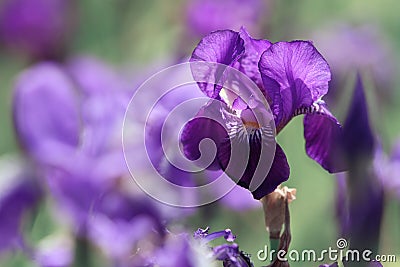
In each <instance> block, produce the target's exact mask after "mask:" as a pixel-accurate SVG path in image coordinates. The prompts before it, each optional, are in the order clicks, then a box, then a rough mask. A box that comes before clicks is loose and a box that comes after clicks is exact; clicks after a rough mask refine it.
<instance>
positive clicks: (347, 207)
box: [337, 75, 384, 253]
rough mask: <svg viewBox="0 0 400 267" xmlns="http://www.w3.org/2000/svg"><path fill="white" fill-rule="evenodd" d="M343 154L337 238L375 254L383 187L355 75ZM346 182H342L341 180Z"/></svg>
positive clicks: (363, 99) (374, 142)
mask: <svg viewBox="0 0 400 267" xmlns="http://www.w3.org/2000/svg"><path fill="white" fill-rule="evenodd" d="M343 132H344V133H343V136H344V140H343V151H344V156H345V157H346V160H347V162H348V165H349V171H348V173H347V174H346V176H345V177H342V178H340V180H339V181H340V183H339V188H338V190H340V191H344V192H343V193H342V194H338V197H341V199H338V200H337V201H338V202H337V203H338V205H339V207H338V211H339V215H340V216H339V219H340V223H341V234H342V236H345V237H347V238H349V239H350V245H351V247H352V248H356V249H359V250H362V249H369V250H371V251H373V252H375V253H376V252H377V248H378V243H379V234H380V226H381V220H382V214H383V205H384V193H383V186H382V183H381V181H380V180H379V179H377V173H376V171H375V169H373V168H372V166H373V164H372V160H373V157H374V153H375V146H376V141H375V137H374V133H373V132H372V130H371V127H370V123H369V117H368V106H367V101H366V97H365V94H364V87H363V84H362V80H361V76H360V75H358V76H357V79H356V84H355V88H354V93H353V98H352V101H351V103H350V108H349V111H348V115H347V118H346V121H345V123H344V127H343ZM344 179H346V180H344Z"/></svg>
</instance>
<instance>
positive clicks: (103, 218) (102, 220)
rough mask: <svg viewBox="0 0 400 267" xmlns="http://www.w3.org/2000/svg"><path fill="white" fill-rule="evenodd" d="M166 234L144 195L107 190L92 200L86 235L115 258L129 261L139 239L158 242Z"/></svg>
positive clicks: (160, 219) (156, 213) (115, 259)
mask: <svg viewBox="0 0 400 267" xmlns="http://www.w3.org/2000/svg"><path fill="white" fill-rule="evenodd" d="M165 234H166V233H165V226H164V224H163V220H162V218H161V215H160V213H159V211H158V209H157V207H156V206H154V205H153V203H152V202H151V201H150V199H148V198H145V197H143V196H142V197H132V196H129V195H126V194H125V195H124V194H121V193H120V192H116V191H114V192H109V193H106V194H104V195H103V196H102V197H101V199H99V200H98V201H96V203H94V205H93V209H92V211H91V214H90V218H89V227H88V235H89V238H90V239H91V240H92V241H93V242H94V243H95V244H98V246H99V247H100V248H101V249H102V251H103V252H104V254H105V255H107V256H108V257H109V258H111V259H113V260H114V261H129V258H130V256H131V255H132V254H133V252H134V249H135V246H137V245H138V242H139V241H140V240H152V242H153V243H154V244H160V243H161V242H162V241H163V239H164V238H165Z"/></svg>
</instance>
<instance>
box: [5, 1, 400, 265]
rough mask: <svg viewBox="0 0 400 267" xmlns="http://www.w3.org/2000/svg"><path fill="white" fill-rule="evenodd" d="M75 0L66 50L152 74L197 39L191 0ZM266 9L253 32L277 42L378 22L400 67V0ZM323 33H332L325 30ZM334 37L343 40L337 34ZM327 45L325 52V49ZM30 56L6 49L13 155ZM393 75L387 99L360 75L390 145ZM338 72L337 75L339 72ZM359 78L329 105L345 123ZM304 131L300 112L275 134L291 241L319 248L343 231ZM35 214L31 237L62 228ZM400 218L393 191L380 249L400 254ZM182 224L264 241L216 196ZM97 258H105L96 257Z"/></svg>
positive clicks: (249, 246) (250, 245) (255, 223)
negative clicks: (292, 196)
mask: <svg viewBox="0 0 400 267" xmlns="http://www.w3.org/2000/svg"><path fill="white" fill-rule="evenodd" d="M74 5H75V7H74V8H75V10H76V11H75V14H74V23H75V24H76V25H75V26H76V27H75V30H74V32H73V33H72V34H71V39H70V40H69V41H70V42H71V44H70V46H69V48H68V49H69V51H70V52H69V53H70V54H89V55H94V56H96V57H99V58H101V59H103V60H105V61H106V62H110V63H112V64H115V65H116V66H118V67H119V68H121V69H122V68H128V67H129V68H134V69H136V70H138V71H139V72H140V71H143V73H149V71H148V70H149V68H150V67H151V66H153V65H156V64H158V66H159V65H161V66H163V64H167V63H162V62H171V59H172V60H173V58H175V57H176V55H177V54H180V55H182V56H183V57H188V56H189V55H190V52H191V50H192V49H193V48H194V46H195V45H196V43H197V42H198V41H199V40H200V38H201V36H198V38H197V39H196V38H192V39H190V40H186V41H187V43H186V44H185V46H184V47H182V42H183V41H184V40H182V38H183V36H185V31H186V30H187V29H186V20H187V17H186V11H185V8H186V5H187V2H186V1H184V0H175V1H163V0H103V1H98V0H79V1H74ZM267 9H268V10H265V14H266V15H265V16H261V18H262V21H261V23H262V27H261V29H262V30H261V32H259V33H257V34H254V35H255V37H258V38H266V39H269V40H271V41H279V40H293V39H312V38H313V36H314V34H315V33H316V32H321V31H323V32H325V31H326V29H334V28H335V26H333V27H331V25H336V24H338V23H339V24H340V23H345V24H349V25H353V26H360V25H369V26H372V27H374V28H376V29H378V31H379V34H380V36H382V41H383V42H385V44H386V45H387V46H388V47H390V49H391V50H390V51H391V54H390V59H391V60H392V61H393V62H394V64H395V67H399V66H398V65H399V64H398V62H399V59H400V20H399V15H398V10H399V9H400V3H399V2H398V1H396V0H381V1H373V0H353V1H347V0H336V1H316V0H303V1H296V0H279V1H269V2H268V7H267ZM329 27H331V28H329ZM325 33H326V34H329V31H328V32H325ZM335 42H337V43H340V42H341V40H340V39H337V40H335ZM314 44H315V46H316V47H317V48H319V43H318V42H317V41H315V40H314ZM332 45H335V44H332ZM338 47H340V46H338ZM321 53H322V54H323V55H324V53H323V51H321ZM338 53H340V51H338ZM371 53H372V54H373V53H374V51H371ZM366 56H367V55H366ZM160 62H161V63H160ZM328 63H329V62H328ZM29 64H30V62H29V60H28V59H27V58H25V57H24V56H20V55H18V54H15V53H10V52H9V51H7V50H5V49H2V50H1V51H0V81H1V88H0V125H1V137H0V154H8V153H14V152H16V151H18V149H19V148H18V144H17V141H16V138H15V134H14V130H13V126H12V108H11V100H12V93H13V91H12V88H13V82H14V79H15V77H16V75H17V74H18V73H19V72H20V71H21V70H23V69H24V68H25V67H27V66H28V65H29ZM388 64H389V63H388ZM384 67H385V66H382V68H384ZM150 73H151V72H150ZM394 73H395V75H394V82H393V88H390V90H392V92H393V94H392V96H391V97H390V98H388V99H386V100H385V101H379V100H378V99H377V97H376V93H374V92H376V90H377V91H378V92H379V90H380V85H379V84H374V83H373V82H372V81H371V77H370V76H369V75H364V76H363V78H364V82H365V85H366V90H367V96H368V104H369V108H370V111H371V123H372V125H373V128H374V131H375V132H376V133H377V134H378V135H379V138H380V139H381V142H382V144H383V147H384V149H385V150H386V151H389V149H390V147H391V146H392V145H393V144H394V142H395V141H396V138H398V137H399V136H400V123H399V117H398V115H399V114H400V105H399V103H398V102H397V101H399V100H400V75H399V70H398V69H397V70H395V72H394ZM140 78H141V79H145V78H146V77H140ZM332 80H335V76H333V78H332ZM354 80H355V71H354V72H351V73H349V75H348V76H347V79H346V83H345V84H344V85H343V86H344V87H345V88H347V89H345V88H343V92H344V93H343V94H340V101H337V102H336V104H335V105H334V106H333V113H334V114H336V115H337V116H338V118H339V120H340V121H343V119H344V116H345V114H346V111H347V105H348V103H349V98H350V95H351V90H352V88H353V85H354ZM132 86H134V85H133V84H132ZM378 95H379V93H378ZM302 131H303V126H302V119H301V118H295V119H294V120H293V121H292V122H291V123H290V124H289V125H288V127H286V128H285V130H284V131H283V132H282V133H281V134H280V135H279V136H278V140H279V143H280V144H281V146H282V147H283V148H284V150H285V151H286V154H287V158H288V160H289V165H290V166H291V178H290V180H289V181H288V182H287V183H286V184H287V185H288V186H290V187H295V188H297V189H298V194H297V199H296V201H294V202H293V204H291V207H290V209H291V218H292V234H293V239H292V240H293V241H292V244H291V248H292V249H303V248H307V249H316V250H321V249H324V248H328V247H330V246H333V247H334V246H335V242H336V239H337V236H336V235H337V234H336V233H337V230H336V229H337V227H336V222H335V217H334V215H335V212H334V196H335V190H336V183H335V180H334V177H333V176H332V175H330V174H328V173H326V172H325V171H324V170H323V169H322V168H321V167H320V166H319V165H318V164H316V163H315V162H314V161H313V160H311V159H310V158H308V157H307V156H306V154H305V151H304V149H303V147H304V140H303V136H302ZM213 209H216V210H217V212H216V211H214V212H210V211H211V210H213ZM39 214H40V215H39V217H38V218H37V219H36V221H35V222H34V223H33V225H30V226H29V228H30V229H31V231H30V233H29V236H30V238H31V239H32V240H39V239H41V238H43V237H44V236H46V235H47V234H49V233H51V232H52V230H53V229H55V228H56V226H55V225H54V222H53V221H52V219H51V218H50V216H49V215H48V214H46V209H45V208H43V207H42V208H41V212H40V213H39ZM399 218H400V204H399V202H398V200H395V198H394V197H392V196H391V195H387V196H386V210H385V215H384V222H383V226H382V231H383V234H382V242H381V243H382V247H381V250H382V253H386V254H393V253H396V254H397V255H398V258H400V227H399V225H400V220H399ZM179 223H183V224H184V225H185V226H186V227H187V228H188V229H191V230H195V229H197V228H198V227H206V226H210V227H211V229H215V230H218V229H225V228H227V227H228V228H231V229H232V231H233V232H234V233H235V234H236V235H237V236H238V239H237V243H238V244H239V245H240V247H241V249H243V250H244V251H246V252H248V253H250V254H252V255H256V253H257V251H258V250H259V249H262V248H263V247H264V245H265V244H268V235H267V233H266V232H265V231H264V227H265V226H264V222H263V214H262V211H261V209H255V210H252V211H247V212H234V211H231V210H227V209H225V208H224V207H221V206H219V205H218V203H215V204H211V205H209V206H207V207H201V208H198V210H197V212H196V214H194V215H193V216H191V217H190V218H188V219H187V220H186V221H185V222H179ZM366 234H368V233H366ZM0 238H1V237H0ZM252 259H253V260H254V263H255V266H260V265H261V264H262V263H260V262H259V261H258V260H257V259H256V257H253V258H252ZM92 260H93V262H101V260H99V259H92ZM397 264H398V263H397ZM0 266H35V265H34V264H33V263H31V262H29V261H28V260H27V259H26V258H25V256H23V255H22V254H20V253H17V254H13V255H9V254H6V255H4V256H2V258H0ZM95 266H101V264H100V265H95ZM292 266H303V263H293V265H292ZM307 266H308V265H307ZM384 266H397V265H396V264H392V265H389V264H384Z"/></svg>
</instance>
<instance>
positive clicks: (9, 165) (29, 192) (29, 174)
mask: <svg viewBox="0 0 400 267" xmlns="http://www.w3.org/2000/svg"><path fill="white" fill-rule="evenodd" d="M0 172H1V173H0V177H1V179H0V218H1V220H0V236H1V238H0V254H1V253H3V252H4V251H6V250H7V249H15V248H17V247H19V246H22V248H24V244H23V243H24V240H23V236H22V227H23V219H24V218H26V216H27V215H28V213H29V212H30V211H32V210H33V209H34V208H35V206H36V205H37V204H38V202H39V200H40V199H41V196H42V191H41V189H40V188H39V186H38V184H37V181H36V177H35V174H34V171H33V169H32V168H31V166H30V165H29V164H28V163H26V162H24V160H22V159H20V158H17V157H7V156H2V157H1V158H0Z"/></svg>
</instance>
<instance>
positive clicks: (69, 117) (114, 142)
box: [14, 59, 134, 234]
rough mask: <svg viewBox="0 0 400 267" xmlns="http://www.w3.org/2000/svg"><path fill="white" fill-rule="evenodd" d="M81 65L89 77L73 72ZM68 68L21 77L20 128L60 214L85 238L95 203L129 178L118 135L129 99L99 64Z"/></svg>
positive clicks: (47, 67) (46, 68) (39, 68)
mask: <svg viewBox="0 0 400 267" xmlns="http://www.w3.org/2000/svg"><path fill="white" fill-rule="evenodd" d="M82 65H84V66H86V67H87V68H86V71H84V70H83V69H81V70H79V71H76V72H74V71H72V70H73V69H74V68H78V69H79V67H80V66H82ZM68 68H69V69H68ZM68 68H65V67H63V66H61V65H57V64H54V63H41V64H38V65H35V66H33V67H31V68H30V69H28V70H27V71H25V72H24V73H23V74H22V75H21V76H20V77H19V79H18V81H17V85H16V90H15V97H14V123H15V128H16V130H17V134H18V137H19V141H20V142H21V145H22V146H23V148H24V149H25V150H26V151H27V152H28V154H29V155H30V156H31V157H32V158H33V159H34V161H35V162H36V163H37V164H38V166H39V167H40V169H41V172H42V173H43V176H44V177H45V180H44V182H46V183H47V186H48V188H49V189H50V193H51V195H52V196H53V197H54V199H55V200H56V202H57V204H58V205H59V208H58V209H57V213H58V215H59V216H60V217H62V218H63V221H64V223H65V222H67V223H71V224H72V226H73V228H74V230H75V231H78V232H79V233H82V234H86V233H87V226H88V225H87V223H88V220H89V219H90V216H91V211H92V209H93V205H94V203H95V202H96V201H100V199H101V197H102V196H103V195H104V194H106V193H107V192H110V190H111V191H112V190H115V191H116V192H118V190H119V187H120V186H123V183H124V180H125V179H123V176H125V175H127V169H126V165H125V160H124V156H123V151H122V145H121V143H120V131H121V129H122V121H123V116H124V112H125V109H126V105H127V103H128V101H129V99H130V95H131V93H130V92H129V91H125V90H124V87H123V84H122V85H121V84H120V83H119V80H118V79H112V77H113V75H112V71H111V70H109V72H108V75H105V73H106V71H105V70H106V68H105V65H101V64H100V63H99V62H97V61H95V60H90V59H77V60H75V61H73V62H71V63H70V65H69V66H68ZM96 71H98V74H99V75H101V76H96V75H95V72H96ZM99 79H100V80H102V81H99ZM132 208H133V209H134V207H133V206H132Z"/></svg>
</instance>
